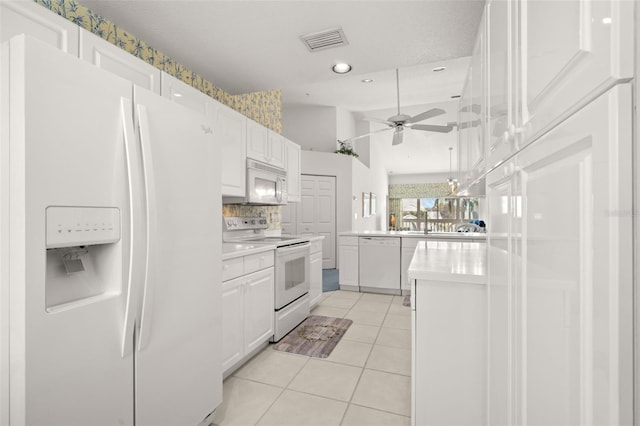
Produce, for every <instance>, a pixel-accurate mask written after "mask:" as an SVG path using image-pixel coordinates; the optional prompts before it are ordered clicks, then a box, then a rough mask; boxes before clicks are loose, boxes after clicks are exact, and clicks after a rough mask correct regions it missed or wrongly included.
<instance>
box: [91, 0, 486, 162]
mask: <svg viewBox="0 0 640 426" xmlns="http://www.w3.org/2000/svg"><path fill="white" fill-rule="evenodd" d="M80 2H81V3H82V4H84V5H85V6H87V7H89V8H90V9H92V10H93V11H94V12H96V13H98V14H100V15H102V16H103V17H105V18H107V19H109V20H111V21H112V22H114V23H116V25H118V26H120V27H123V28H125V29H126V30H128V31H130V32H131V33H133V34H134V35H135V36H137V37H139V38H141V39H143V40H145V41H146V42H147V43H149V44H150V45H151V46H153V47H155V48H157V49H159V50H160V51H162V52H163V53H165V54H167V55H169V56H170V57H172V58H174V59H176V60H177V61H178V62H180V63H182V64H183V65H184V66H186V67H187V68H189V69H191V70H193V71H195V72H196V73H198V74H200V75H202V76H203V77H204V78H206V79H207V80H209V81H211V82H212V83H213V84H214V85H216V86H217V87H220V88H222V89H223V90H225V91H226V92H229V93H231V94H239V93H248V92H253V91H260V90H265V89H274V88H280V89H282V94H283V96H282V103H283V105H287V106H294V105H324V106H336V107H341V108H344V109H347V110H350V111H355V112H361V113H362V115H367V116H374V117H377V118H387V117H389V116H390V115H393V114H395V112H394V109H395V108H396V83H395V71H394V70H395V68H399V69H400V102H401V109H402V112H405V113H409V114H410V115H413V114H416V113H418V112H421V111H423V110H425V109H427V108H428V107H431V106H432V104H439V103H443V102H446V104H445V106H446V109H447V116H441V117H437V118H434V119H432V120H429V121H428V122H426V123H427V124H445V123H446V122H447V121H454V120H455V119H456V114H455V109H456V103H455V101H452V100H451V96H454V95H459V94H460V92H461V91H462V86H463V82H464V78H465V76H466V72H467V68H468V65H469V56H470V55H471V52H472V49H473V43H474V40H475V37H476V33H477V31H478V26H479V22H480V18H481V15H482V10H483V8H484V0H415V1H401V0H384V1H380V0H378V1H371V0H360V1H344V0H343V1H322V0H321V1H318V0H315V1H312V0H295V1H294V0H290V1H269V0H262V1H245V0H233V1H219V0H198V1H193V0H179V1H172V0H135V1H132V0H129V1H122V0H81V1H80ZM335 27H341V28H342V29H343V30H344V33H345V35H346V37H347V39H348V41H349V44H348V45H346V46H341V47H338V48H333V49H327V50H323V51H318V52H314V53H311V52H309V51H308V50H307V48H306V47H305V45H304V44H303V43H302V41H301V40H300V39H299V37H300V36H302V35H306V34H309V33H314V32H318V31H322V30H325V29H329V28H335ZM337 61H345V62H348V63H350V64H351V65H352V66H353V71H352V72H351V73H349V74H346V75H337V74H335V73H333V72H332V71H331V69H330V68H331V65H332V64H333V63H335V62H337ZM439 65H445V66H446V67H447V69H446V71H444V72H440V73H433V72H432V71H431V69H432V68H433V67H435V66H439ZM364 78H371V79H373V80H374V82H373V83H370V84H364V83H361V81H360V80H362V79H364ZM372 127H373V128H374V129H375V128H378V127H376V125H373V126H372ZM455 135H456V133H455V131H454V132H452V133H450V134H447V135H442V134H434V133H427V132H418V131H412V132H409V133H407V134H406V135H405V140H404V143H403V144H402V145H400V146H398V147H391V137H390V136H388V137H387V134H386V133H384V134H383V135H382V136H376V137H372V138H371V142H372V143H379V144H382V146H383V150H384V154H383V155H384V157H385V161H386V162H387V165H386V166H387V170H390V171H392V172H393V173H395V174H403V173H428V172H446V171H448V169H449V151H448V147H449V146H454V147H455V145H456V143H455V140H456V136H455ZM454 155H455V152H454ZM455 164H456V163H455V157H454V167H455Z"/></svg>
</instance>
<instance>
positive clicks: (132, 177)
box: [120, 98, 142, 358]
mask: <svg viewBox="0 0 640 426" xmlns="http://www.w3.org/2000/svg"><path fill="white" fill-rule="evenodd" d="M120 112H121V114H122V115H121V118H122V128H123V133H124V146H125V155H126V161H127V181H128V189H129V200H128V201H129V206H130V207H129V208H130V212H129V229H130V235H129V269H128V272H129V274H128V275H129V276H128V283H127V289H126V304H125V309H124V318H123V330H122V342H121V354H122V358H125V357H126V356H128V355H130V354H131V353H132V352H133V343H134V342H133V332H134V329H135V300H136V291H135V290H136V285H135V282H136V277H137V275H138V274H139V272H138V267H136V266H135V265H136V263H137V262H136V261H137V260H138V259H140V258H141V257H140V254H139V253H138V251H139V250H140V249H141V248H142V246H141V244H140V242H138V240H139V239H140V235H139V233H140V226H139V224H138V223H137V221H138V220H139V218H140V212H139V211H138V206H139V203H140V202H139V201H138V200H140V196H141V190H140V182H139V179H138V177H137V176H136V174H135V170H136V163H137V161H136V160H137V157H138V155H137V152H136V137H135V128H134V125H133V107H132V102H131V99H127V98H121V99H120Z"/></svg>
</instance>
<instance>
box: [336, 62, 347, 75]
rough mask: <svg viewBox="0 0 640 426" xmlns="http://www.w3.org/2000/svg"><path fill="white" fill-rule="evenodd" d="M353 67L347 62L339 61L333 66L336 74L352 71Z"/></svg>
mask: <svg viewBox="0 0 640 426" xmlns="http://www.w3.org/2000/svg"><path fill="white" fill-rule="evenodd" d="M351 69H352V67H351V65H349V64H347V63H345V62H338V63H337V64H335V65H334V66H332V67H331V70H332V71H333V72H335V73H336V74H346V73H348V72H349V71H351Z"/></svg>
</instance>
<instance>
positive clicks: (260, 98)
mask: <svg viewBox="0 0 640 426" xmlns="http://www.w3.org/2000/svg"><path fill="white" fill-rule="evenodd" d="M33 1H34V2H36V3H38V4H39V5H41V6H44V7H46V8H47V9H49V10H51V11H52V12H55V13H57V14H58V15H60V16H62V17H63V18H66V19H68V20H69V21H71V22H73V23H74V24H76V25H78V26H80V27H82V28H84V29H85V30H87V31H91V32H92V33H93V34H95V35H97V36H99V37H101V38H103V39H105V40H106V41H108V42H109V43H111V44H114V45H115V46H118V47H119V48H121V49H123V50H125V51H127V52H129V53H131V54H132V55H134V56H136V57H137V58H139V59H142V60H143V61H145V62H147V63H148V64H151V65H153V66H154V67H156V68H158V69H159V70H162V71H165V72H166V73H167V74H170V75H172V76H174V77H176V78H177V79H178V80H181V81H183V82H185V83H186V84H188V85H190V86H193V87H194V88H196V89H198V90H199V91H201V92H202V93H205V94H207V95H209V96H211V97H212V98H213V99H215V100H217V101H218V102H221V103H223V104H225V105H227V106H228V107H230V108H233V109H234V110H236V111H238V112H240V113H241V114H243V115H245V116H247V117H249V118H251V119H252V120H254V121H256V122H258V123H260V124H262V125H263V126H265V127H267V128H269V129H271V130H273V131H275V132H277V133H282V113H281V104H282V90H280V89H272V90H264V91H260V92H253V93H246V94H240V95H231V94H229V93H226V92H225V91H224V90H222V89H220V88H219V87H215V86H214V85H213V83H211V82H209V81H207V80H205V79H204V78H203V77H202V76H201V75H199V74H196V73H195V72H193V71H191V70H189V69H187V68H186V67H185V66H184V65H182V64H180V63H178V62H176V61H175V60H174V59H172V58H170V57H168V56H167V55H165V54H164V53H162V52H161V51H159V50H157V49H155V48H153V47H151V46H149V45H148V44H147V43H146V42H145V41H144V40H141V39H139V38H137V37H136V36H134V35H133V34H131V33H129V32H128V31H126V30H125V29H123V28H120V27H118V26H117V25H116V24H115V23H113V22H111V21H108V20H106V19H104V18H103V17H102V16H100V15H98V14H96V13H94V12H92V11H91V10H89V9H88V8H87V7H85V6H83V5H81V4H79V3H78V2H76V1H75V0H33ZM220 60H224V58H220Z"/></svg>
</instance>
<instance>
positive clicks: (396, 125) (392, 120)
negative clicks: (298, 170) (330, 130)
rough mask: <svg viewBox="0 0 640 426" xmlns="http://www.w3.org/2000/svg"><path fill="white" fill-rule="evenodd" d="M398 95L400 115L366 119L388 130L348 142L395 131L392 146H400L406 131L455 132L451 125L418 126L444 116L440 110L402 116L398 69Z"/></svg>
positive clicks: (357, 137)
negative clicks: (380, 124)
mask: <svg viewBox="0 0 640 426" xmlns="http://www.w3.org/2000/svg"><path fill="white" fill-rule="evenodd" d="M396 93H397V99H398V114H396V115H394V116H392V117H389V118H388V119H386V120H381V119H378V118H373V117H365V118H364V119H365V120H367V121H375V122H378V123H383V124H386V125H387V126H389V127H388V128H386V129H381V130H376V131H374V132H371V133H367V134H364V135H360V136H355V137H353V138H349V139H347V140H346V141H354V140H356V139H360V138H364V137H367V136H370V135H373V134H375V133H380V132H386V131H387V130H394V132H393V140H392V142H391V144H392V145H399V144H401V143H402V133H403V132H404V130H405V129H412V130H423V131H427V132H439V133H449V132H450V131H451V130H453V126H452V125H451V124H447V125H446V126H437V125H432V124H416V123H419V122H420V121H424V120H426V119H428V118H432V117H437V116H438V115H442V114H444V113H445V111H444V110H443V109H440V108H432V109H430V110H428V111H424V112H422V113H420V114H418V115H414V116H413V117H411V116H409V115H406V114H400V79H399V77H398V69H397V68H396Z"/></svg>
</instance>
